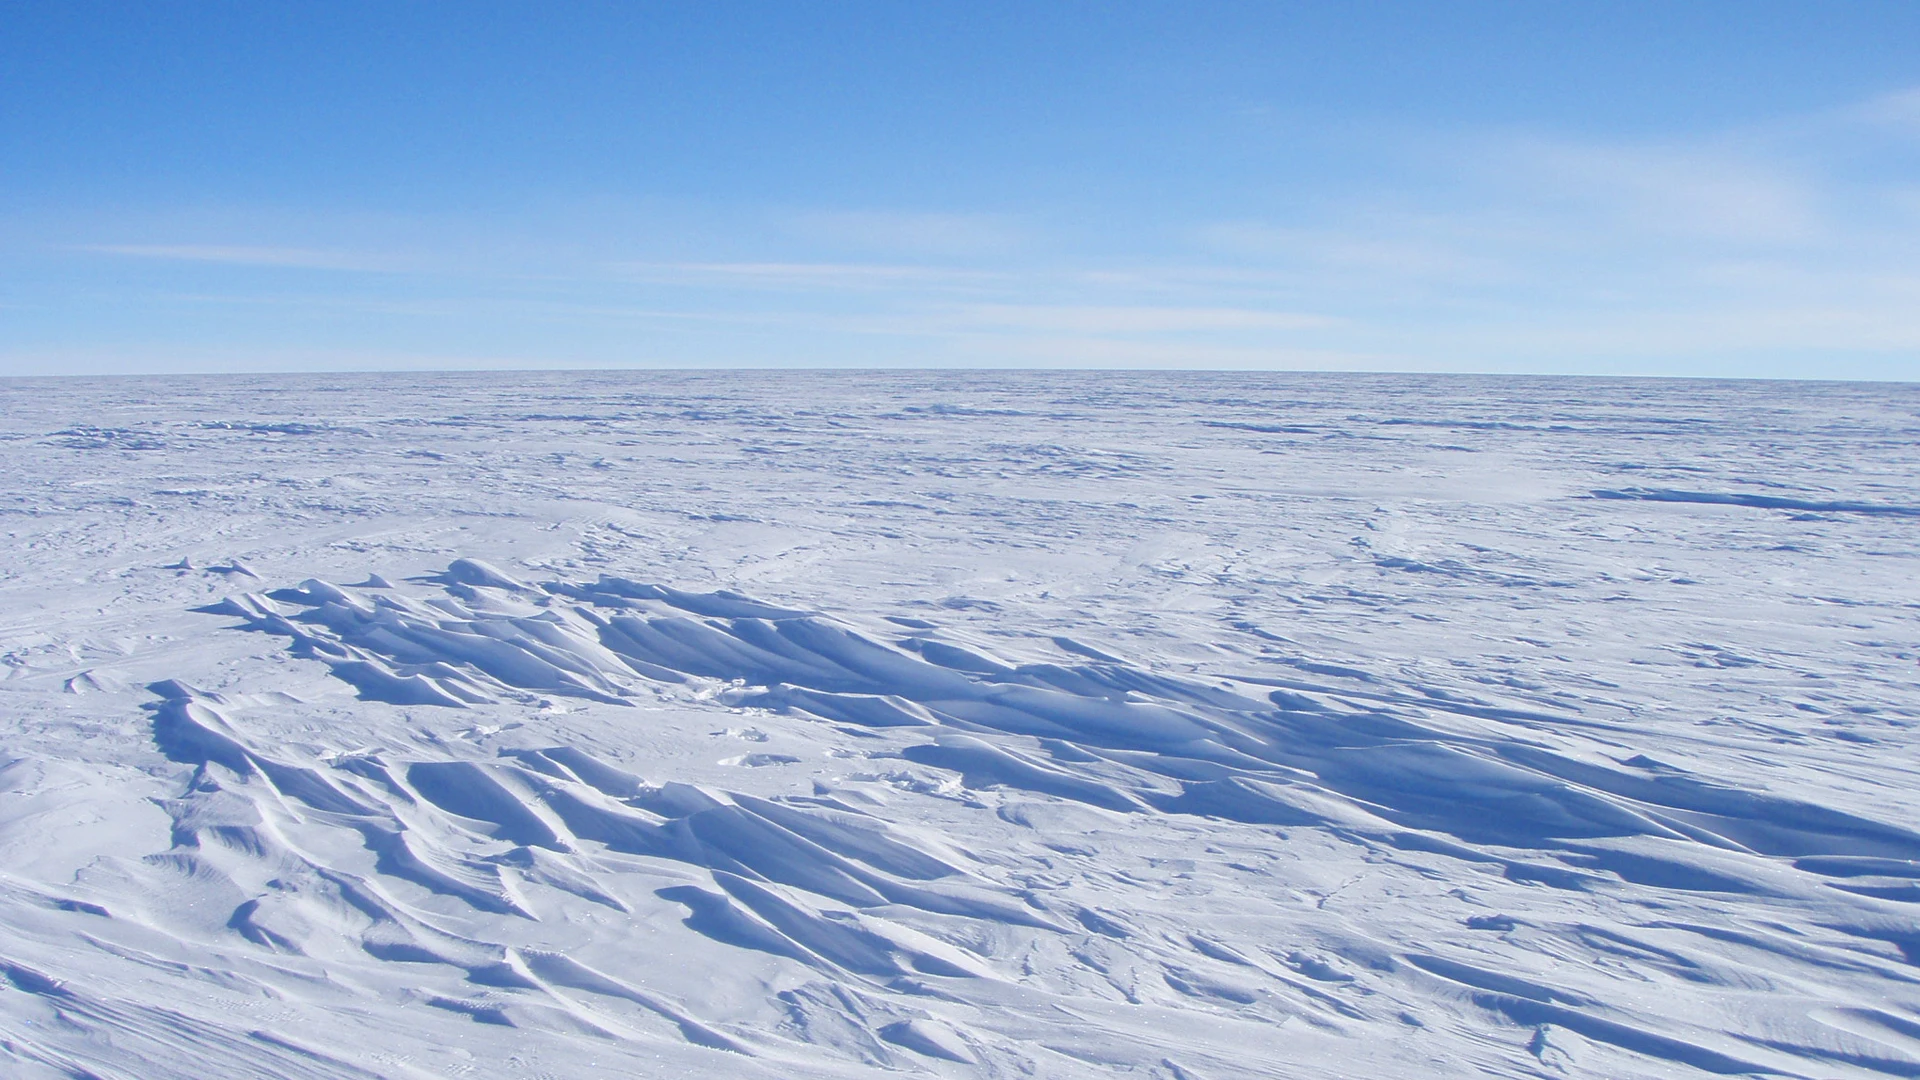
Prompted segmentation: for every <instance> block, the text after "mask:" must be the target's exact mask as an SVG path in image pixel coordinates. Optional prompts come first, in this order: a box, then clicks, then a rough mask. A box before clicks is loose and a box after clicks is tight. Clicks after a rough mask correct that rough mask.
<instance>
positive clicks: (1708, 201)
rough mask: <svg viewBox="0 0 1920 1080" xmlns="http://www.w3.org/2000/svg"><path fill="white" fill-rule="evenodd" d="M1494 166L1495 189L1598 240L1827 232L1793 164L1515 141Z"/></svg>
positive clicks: (1762, 239)
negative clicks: (1571, 222) (1636, 236)
mask: <svg viewBox="0 0 1920 1080" xmlns="http://www.w3.org/2000/svg"><path fill="white" fill-rule="evenodd" d="M1487 165H1488V166H1490V167H1492V168H1494V169H1497V170H1499V171H1500V172H1501V173H1503V174H1505V175H1504V176H1501V177H1498V178H1495V180H1494V183H1493V185H1491V186H1492V187H1493V188H1494V190H1496V191H1498V190H1499V189H1501V188H1502V187H1507V188H1508V190H1509V191H1510V192H1511V197H1513V198H1515V199H1517V200H1522V201H1523V202H1522V204H1523V205H1524V204H1525V203H1531V204H1532V206H1533V208H1534V209H1536V210H1541V211H1548V212H1557V213H1558V214H1559V215H1561V216H1562V217H1563V219H1578V220H1579V221H1580V222H1582V224H1583V226H1584V228H1583V231H1587V232H1589V233H1590V234H1591V235H1600V234H1605V233H1613V234H1615V235H1617V234H1618V233H1619V232H1620V231H1622V230H1624V231H1627V232H1630V233H1635V234H1639V235H1640V236H1646V235H1649V234H1653V235H1659V236H1667V237H1685V238H1692V239H1711V240H1717V241H1723V242H1736V243H1741V242H1744V243H1762V244H1765V243H1781V242H1800V241H1807V240H1813V239H1818V238H1820V237H1822V236H1824V235H1826V233H1827V222H1826V221H1824V220H1823V216H1822V214H1821V211H1820V206H1819V199H1818V197H1817V194H1816V190H1815V185H1814V183H1813V182H1812V181H1810V180H1809V178H1806V177H1804V176H1801V175H1797V170H1796V169H1794V168H1793V167H1792V166H1790V165H1789V164H1788V163H1785V162H1782V161H1779V160H1764V159H1761V160H1756V159H1754V158H1752V157H1749V156H1746V155H1742V154H1740V153H1738V152H1735V151H1731V150H1728V149H1723V148H1717V147H1713V146H1710V145H1709V146H1670V145H1633V144H1620V143H1614V144H1609V143H1592V142H1586V143H1583V142H1573V141H1566V140H1543V139H1527V140H1515V141H1512V142H1509V143H1508V144H1507V145H1505V146H1501V147H1496V148H1494V149H1493V150H1492V152H1491V153H1489V155H1488V160H1487ZM1509 185H1510V186H1509Z"/></svg>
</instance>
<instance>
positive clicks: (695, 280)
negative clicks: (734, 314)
mask: <svg viewBox="0 0 1920 1080" xmlns="http://www.w3.org/2000/svg"><path fill="white" fill-rule="evenodd" d="M609 269H610V270H611V272H613V273H614V274H616V275H618V276H619V277H622V278H625V279H629V280H633V281H646V282H652V283H657V284H666V285H676V284H677V285H704V286H709V287H712V286H721V287H731V288H751V289H784V290H795V289H798V290H895V291H899V290H919V289H929V288H956V287H966V288H979V287H982V286H987V285H992V284H995V283H997V282H1001V281H1004V280H1005V279H1006V275H1005V274H1004V273H1001V272H996V271H990V270H974V269H967V268H961V267H943V266H921V265H904V264H884V263H831V262H618V263H613V264H611V266H610V267H609Z"/></svg>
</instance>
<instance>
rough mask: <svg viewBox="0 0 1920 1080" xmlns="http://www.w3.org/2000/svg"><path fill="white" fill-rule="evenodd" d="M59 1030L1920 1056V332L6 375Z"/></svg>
mask: <svg viewBox="0 0 1920 1080" xmlns="http://www.w3.org/2000/svg"><path fill="white" fill-rule="evenodd" d="M0 463H3V464H0V468H3V469H4V474H3V475H4V477H5V481H4V486H3V487H0V512H3V513H4V522H3V525H4V530H5V538H6V539H5V544H6V547H5V552H6V559H5V563H4V567H0V654H3V655H0V660H4V667H0V691H4V693H0V927H3V928H4V931H3V933H0V974H3V975H4V980H0V1074H4V1075H5V1076H7V1077H20V1078H34V1080H39V1078H47V1077H71V1078H82V1077H85V1078H103V1080H106V1078H112V1080H118V1078H128V1080H132V1078H139V1080H163V1078H175V1077H178V1078H207V1077H221V1078H224V1077H263V1078H265V1077H271V1078H320V1077H394V1078H410V1077H457V1076H467V1077H562V1078H569V1080H571V1078H595V1077H656V1076H659V1077H677V1076H687V1077H728V1078H732V1077H740V1078H753V1080H758V1078H769V1080H771V1078H786V1077H848V1078H852V1077H875V1076H880V1075H896V1074H897V1075H910V1076H915V1075H918V1076H945V1077H1036V1078H1054V1077H1060V1078H1066V1077H1076V1078H1077V1077H1143V1078H1144V1077H1156V1078H1160V1080H1190V1078H1208V1080H1224V1078H1235V1077H1316V1078H1317V1077H1367V1078H1375V1077H1440V1076H1482V1075H1484V1076H1550V1077H1558V1076H1580V1077H1606V1078H1627V1077H1653V1076H1660V1077H1669V1076H1697V1075H1706V1074H1735V1075H1746V1074H1755V1075H1778V1076H1788V1077H1863V1076H1920V813H1917V811H1920V728H1916V724H1920V686H1917V685H1916V675H1920V667H1917V666H1916V657H1917V656H1920V386H1905V385H1840V384H1832V385H1818V384H1765V383H1701V382H1654V381H1644V382H1642V381H1622V380H1608V381H1602V380H1552V379H1492V378H1464V377H1436V378H1419V377H1386V376H1377V377H1376V376H1301V375H1284V376H1280V375H1273V376H1266V375H1225V374H1139V375H1119V374H1107V373H1092V374H986V373H965V374H963V373H946V374H878V373H833V374H765V373H762V374H755V373H730V374H720V373H713V374H681V373H674V374H647V373H620V374H610V373H601V374H578V373H569V374H540V375H526V374H505V375H432V376H427V375H408V376H371V375H365V376H341V377H317V376H300V377H229V378H184V379H165V380H157V379H156V380H143V379H127V380H71V381H61V380H11V381H5V382H0Z"/></svg>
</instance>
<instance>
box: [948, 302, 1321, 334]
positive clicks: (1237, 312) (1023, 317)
mask: <svg viewBox="0 0 1920 1080" xmlns="http://www.w3.org/2000/svg"><path fill="white" fill-rule="evenodd" d="M1337 321H1338V320H1335V319H1331V318H1328V317H1327V316H1324V315H1308V314H1302V313H1299V312H1289V311H1261V310H1255V309H1250V308H1226V307H1156V306H1149V305H1139V304H1107V305H1099V306H1087V305H1071V304H1065V305H1063V304H984V305H979V306H975V307H968V308H963V309H961V310H960V311H958V312H955V313H954V315H953V322H954V323H955V324H957V325H961V326H967V327H978V328H1001V329H1010V330H1038V331H1049V332H1056V333H1069V334H1085V335H1094V336H1113V335H1129V334H1178V333H1207V332H1213V331H1248V330H1253V331H1259V330H1304V329H1316V328H1320V327H1327V326H1332V325H1334V323H1336V322H1337Z"/></svg>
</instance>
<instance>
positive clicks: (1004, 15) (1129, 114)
mask: <svg viewBox="0 0 1920 1080" xmlns="http://www.w3.org/2000/svg"><path fill="white" fill-rule="evenodd" d="M707 365H751V366H783V365H792V366H835V367H864V366H909V365H911V366H932V365H945V366H955V365H957V366H1001V365H1009V366H1095V367H1140V366H1151V367H1229V368H1311V369H1340V368H1364V369H1373V370H1463V371H1535V372H1591V373H1612V372H1621V373H1672V374H1699V375H1768V376H1782V375H1784V376H1804V377H1835V376H1840V377H1863V378H1896V379H1920V3H1915V2H1913V0H1847V2H1844V3H1831V2H1821V3H1776V2H1766V0H1747V2H1739V3H1731V2H1724V3H1723V2H1705V0H1702V2H1696V3H1685V4H1682V3H1671V2H1661V3H1636V2H1600V0H1595V2H1592V3H1554V2H1549V0H1527V2H1503V3H1478V2H1448V3H1441V2H1425V3H1394V2H1375V3H1369V2H1364V0H1348V2H1341V3H1279V2H1272V3H1246V4H1234V3H1214V4H1208V3H1184V4H1176V3H1154V4H1144V3H1038V2H1032V3H992V2H983V0H976V2H972V3H952V4H948V3H931V2H908V0H895V2H887V3H864V2H849V3H818V4H799V3H793V4H762V3H725V2H720V3H698V4H695V3H684V4H671V5H670V4H647V3H638V2H635V3H621V4H612V3H608V4H596V3H556V4H536V3H532V2H527V3H512V4H508V3H489V2H472V0H469V2H461V3H432V2H407V3H392V2H385V3H365V4H361V3H347V2H330V3H293V2H287V3H252V2H240V0H234V2H229V3H194V2H169V3H153V2H142V3H87V2H52V0H48V2H26V0H21V2H13V3H6V4H0V374H35V373H64V372H148V371H222V370H283V369H307V370H311V369H346V368H423V367H457V368H475V367H602V366H641V367H645V366H675V367H686V366H707Z"/></svg>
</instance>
